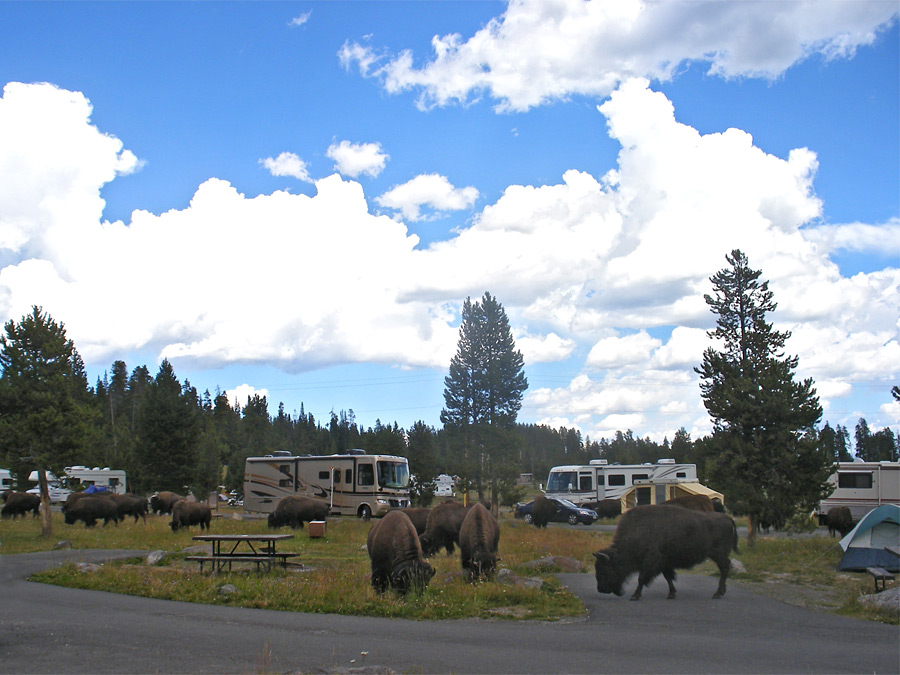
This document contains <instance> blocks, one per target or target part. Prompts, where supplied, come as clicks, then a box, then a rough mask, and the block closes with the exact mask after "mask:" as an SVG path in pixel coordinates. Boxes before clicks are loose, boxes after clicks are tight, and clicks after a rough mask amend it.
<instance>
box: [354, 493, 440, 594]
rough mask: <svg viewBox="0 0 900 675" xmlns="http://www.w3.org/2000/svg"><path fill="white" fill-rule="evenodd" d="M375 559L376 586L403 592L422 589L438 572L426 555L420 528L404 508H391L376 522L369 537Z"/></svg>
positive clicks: (369, 548) (374, 585) (369, 545)
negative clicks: (419, 533) (423, 552)
mask: <svg viewBox="0 0 900 675" xmlns="http://www.w3.org/2000/svg"><path fill="white" fill-rule="evenodd" d="M366 548H367V549H368V551H369V558H370V560H371V561H372V588H374V589H375V591H376V592H377V593H384V592H385V591H386V590H387V589H388V587H389V586H390V588H393V589H394V590H395V591H397V592H398V593H400V594H401V595H405V594H406V593H407V592H409V591H410V590H411V589H412V590H415V591H416V592H422V591H423V590H425V587H426V586H428V582H429V581H431V577H433V576H434V568H433V567H432V566H431V565H429V564H428V563H427V562H426V561H425V559H424V557H423V556H422V546H421V544H420V543H419V537H418V535H417V534H416V528H415V526H414V525H413V524H412V521H411V520H410V519H409V516H407V515H406V514H405V513H404V512H403V511H400V510H398V511H389V512H388V514H387V515H386V516H385V517H384V518H382V519H381V520H380V521H378V522H377V523H375V525H373V526H372V529H371V530H369V536H368V538H367V539H366Z"/></svg>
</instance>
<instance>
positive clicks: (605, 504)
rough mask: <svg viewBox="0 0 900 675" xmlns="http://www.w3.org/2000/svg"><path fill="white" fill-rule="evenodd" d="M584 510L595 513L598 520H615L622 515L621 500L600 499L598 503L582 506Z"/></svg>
mask: <svg viewBox="0 0 900 675" xmlns="http://www.w3.org/2000/svg"><path fill="white" fill-rule="evenodd" d="M584 508H586V509H592V510H594V511H596V512H597V517H598V518H615V517H616V516H618V515H620V514H621V513H622V500H620V499H601V500H600V501H599V502H589V503H587V504H584Z"/></svg>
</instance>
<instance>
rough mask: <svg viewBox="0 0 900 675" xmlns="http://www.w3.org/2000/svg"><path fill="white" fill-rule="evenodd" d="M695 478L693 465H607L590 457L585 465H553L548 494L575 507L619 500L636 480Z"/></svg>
mask: <svg viewBox="0 0 900 675" xmlns="http://www.w3.org/2000/svg"><path fill="white" fill-rule="evenodd" d="M642 480H643V481H653V482H655V483H662V482H666V481H676V480H680V481H696V480H697V465H696V464H676V463H675V460H674V459H660V460H659V461H657V462H656V463H655V464H650V463H647V464H609V463H608V462H607V461H606V460H605V459H592V460H591V462H590V464H587V465H584V464H582V465H564V466H554V467H553V468H552V469H550V475H549V476H548V477H547V489H546V490H545V493H546V495H547V497H551V498H553V499H568V500H569V501H570V502H572V503H573V504H575V505H576V506H581V505H582V504H586V503H588V502H599V501H602V500H604V499H621V498H622V495H624V494H625V492H626V491H627V490H628V489H629V488H631V486H632V485H636V484H637V482H638V481H642Z"/></svg>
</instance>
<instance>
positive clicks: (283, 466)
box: [278, 464, 291, 475]
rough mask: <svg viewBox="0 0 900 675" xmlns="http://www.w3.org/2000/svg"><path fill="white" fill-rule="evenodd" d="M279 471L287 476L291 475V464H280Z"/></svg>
mask: <svg viewBox="0 0 900 675" xmlns="http://www.w3.org/2000/svg"><path fill="white" fill-rule="evenodd" d="M278 470H279V471H280V472H281V473H283V474H285V475H290V473H291V465H290V464H279V465H278Z"/></svg>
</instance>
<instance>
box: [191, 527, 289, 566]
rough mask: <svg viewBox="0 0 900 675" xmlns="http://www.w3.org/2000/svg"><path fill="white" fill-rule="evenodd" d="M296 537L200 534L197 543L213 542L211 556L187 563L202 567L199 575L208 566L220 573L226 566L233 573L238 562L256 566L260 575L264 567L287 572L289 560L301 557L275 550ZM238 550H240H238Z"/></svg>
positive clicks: (196, 537) (194, 556) (283, 535)
mask: <svg viewBox="0 0 900 675" xmlns="http://www.w3.org/2000/svg"><path fill="white" fill-rule="evenodd" d="M293 536H294V535H292V534H198V535H195V536H194V539H195V540H196V541H208V542H211V545H212V550H211V552H210V555H191V556H186V557H185V560H192V561H195V562H198V563H200V572H203V565H204V564H205V563H209V564H210V566H211V567H212V570H213V572H218V571H221V570H222V569H224V568H225V565H226V564H227V565H228V571H229V572H230V571H231V566H232V564H234V563H236V562H245V563H246V562H250V563H255V564H256V570H257V571H259V570H260V568H261V566H262V565H265V566H266V569H267V570H270V569H272V565H276V564H278V565H281V566H282V567H285V568H286V567H287V564H288V558H293V557H296V556H298V555H300V554H299V553H286V552H280V553H279V552H278V551H276V550H275V543H276V542H278V541H283V540H284V539H292V538H293ZM223 544H224V545H225V546H224V547H223ZM229 547H230V548H229ZM239 548H240V549H241V550H238V549H239Z"/></svg>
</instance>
